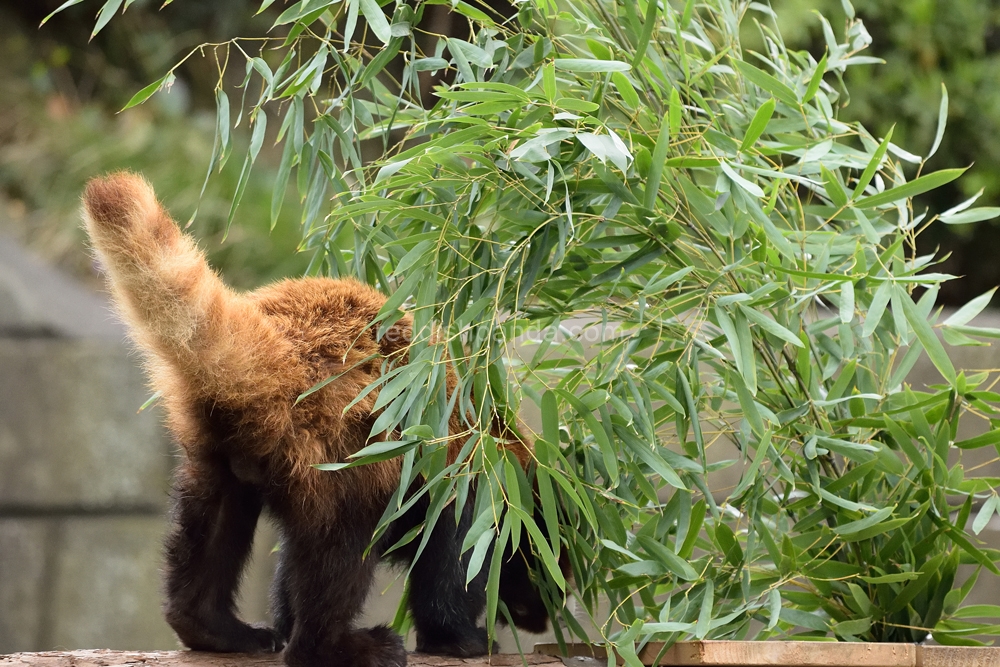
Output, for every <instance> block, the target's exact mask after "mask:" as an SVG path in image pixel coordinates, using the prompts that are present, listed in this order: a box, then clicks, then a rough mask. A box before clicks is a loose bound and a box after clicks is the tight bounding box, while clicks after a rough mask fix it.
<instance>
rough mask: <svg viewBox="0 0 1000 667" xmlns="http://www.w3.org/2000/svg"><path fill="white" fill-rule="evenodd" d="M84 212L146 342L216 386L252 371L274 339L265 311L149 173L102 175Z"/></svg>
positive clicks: (118, 295) (191, 375)
mask: <svg viewBox="0 0 1000 667" xmlns="http://www.w3.org/2000/svg"><path fill="white" fill-rule="evenodd" d="M83 205H84V212H85V215H84V219H85V222H86V227H87V232H88V233H89V235H90V238H91V241H92V243H93V246H94V248H95V249H96V251H97V253H98V255H99V256H100V259H101V260H102V262H103V264H104V267H105V270H106V271H107V273H108V276H107V277H108V282H109V284H110V286H111V291H112V293H113V295H114V298H115V301H116V302H117V305H118V307H119V310H120V311H121V313H122V316H123V317H124V318H125V320H126V322H127V324H128V325H129V327H130V329H131V331H132V335H133V337H134V338H135V340H136V342H137V343H138V345H139V346H140V347H141V348H143V349H144V350H146V351H147V352H148V353H150V354H151V355H152V356H153V357H154V359H155V360H156V361H157V362H159V363H164V364H166V365H168V366H170V367H173V368H174V369H175V370H176V371H177V372H179V373H180V374H182V375H183V376H184V377H186V378H188V379H189V380H190V379H198V378H200V379H201V382H196V383H195V384H202V387H203V388H205V389H208V388H209V386H211V385H217V383H218V382H220V381H221V382H224V383H225V382H226V379H227V377H228V378H230V379H232V380H234V381H239V378H240V377H242V378H243V379H244V380H249V379H250V378H249V377H247V375H248V374H247V371H248V370H250V369H249V368H247V364H248V363H252V361H253V357H254V350H255V349H260V348H261V347H262V346H264V345H266V344H267V341H264V340H259V339H260V338H261V337H262V336H263V337H264V338H267V335H266V334H267V331H266V327H262V326H261V323H260V322H259V317H258V316H257V313H256V312H255V311H254V310H253V309H252V308H249V307H248V304H246V301H245V299H242V298H240V297H238V296H237V295H235V294H233V293H232V292H231V291H230V290H229V289H228V288H227V287H226V286H225V285H224V284H223V283H222V281H221V280H220V278H219V277H218V276H217V275H216V274H215V273H214V272H213V271H212V269H211V268H210V267H209V266H208V263H207V262H206V260H205V257H204V255H203V253H202V252H201V251H200V250H199V249H198V247H197V246H196V245H195V243H194V241H193V240H192V239H191V238H190V237H189V236H187V235H186V234H183V233H182V232H181V230H180V229H178V227H177V225H176V224H175V223H174V221H173V220H172V219H171V218H170V216H169V215H168V214H167V212H166V211H165V210H164V209H163V207H161V206H160V204H159V202H158V201H157V200H156V195H155V193H154V192H153V189H152V187H151V186H150V185H149V184H148V183H147V182H146V181H145V179H143V178H142V177H141V176H137V175H135V174H131V173H127V172H119V173H115V174H111V175H109V176H107V177H104V178H95V179H93V180H91V181H90V182H89V183H88V184H87V188H86V190H85V192H84V195H83Z"/></svg>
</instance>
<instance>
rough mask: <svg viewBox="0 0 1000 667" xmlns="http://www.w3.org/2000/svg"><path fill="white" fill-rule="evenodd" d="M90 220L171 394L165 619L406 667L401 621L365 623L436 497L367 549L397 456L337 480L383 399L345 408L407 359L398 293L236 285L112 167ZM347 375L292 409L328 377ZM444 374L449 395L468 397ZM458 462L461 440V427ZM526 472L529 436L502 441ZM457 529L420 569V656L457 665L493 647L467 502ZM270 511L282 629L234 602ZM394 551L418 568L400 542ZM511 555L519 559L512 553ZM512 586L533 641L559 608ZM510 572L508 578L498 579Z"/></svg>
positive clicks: (253, 645)
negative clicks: (468, 571)
mask: <svg viewBox="0 0 1000 667" xmlns="http://www.w3.org/2000/svg"><path fill="white" fill-rule="evenodd" d="M83 203H84V211H85V215H84V217H85V223H86V228H87V231H88V233H89V235H90V238H91V242H92V244H93V247H94V249H95V250H96V252H97V254H98V255H99V258H100V260H101V262H102V264H103V266H104V267H105V270H106V272H107V280H108V283H109V285H110V289H111V292H112V294H113V297H114V300H115V302H116V304H117V306H118V308H119V310H120V312H121V314H122V316H123V318H124V319H125V321H126V322H127V324H128V325H129V329H130V331H131V335H132V337H133V339H134V341H135V343H136V344H137V346H138V347H139V348H140V349H141V350H142V351H143V352H144V355H145V359H146V364H147V369H148V373H149V376H150V379H151V383H152V385H153V387H154V388H155V389H156V390H158V391H159V392H161V394H162V402H163V404H164V405H165V408H166V415H167V426H168V428H169V430H170V431H171V433H172V435H173V437H174V438H175V439H176V441H177V443H178V444H179V446H180V448H181V450H182V462H181V463H180V465H179V467H178V469H177V471H176V475H175V481H174V493H173V511H172V530H171V533H170V535H169V537H168V539H167V545H166V576H165V579H166V584H165V588H166V603H165V613H166V617H167V620H168V622H169V623H170V625H171V626H172V627H173V629H174V630H175V632H176V633H177V635H178V637H179V638H180V640H181V641H182V642H183V643H184V644H185V645H187V646H188V647H190V648H192V649H196V650H207V651H227V652H228V651H233V652H237V651H239V652H255V651H278V650H281V649H282V647H284V656H283V657H284V661H285V663H286V664H287V665H289V666H290V667H327V666H330V667H333V666H341V665H343V666H344V667H347V666H350V667H395V666H401V665H405V664H406V653H405V651H404V649H403V644H402V640H401V638H400V637H398V636H397V635H396V634H394V633H393V632H392V631H391V630H390V629H389V628H387V627H384V626H380V627H375V628H365V629H362V628H357V627H356V626H355V620H356V619H357V617H358V614H359V612H360V611H361V607H362V604H363V602H364V600H365V597H366V595H367V594H368V590H369V588H370V586H371V582H372V576H373V571H374V569H375V566H376V563H377V562H378V558H379V553H380V551H381V550H384V549H385V548H387V547H388V546H390V545H391V544H393V542H394V541H395V539H398V537H399V536H401V535H403V534H405V533H406V531H407V530H409V529H410V528H411V527H412V526H415V525H417V524H418V523H419V521H421V520H422V519H423V516H422V515H421V514H420V512H422V511H426V503H424V504H423V505H420V504H418V505H416V506H415V507H414V508H413V509H412V510H410V514H409V515H407V516H404V517H403V518H402V519H400V520H399V521H398V522H397V524H398V525H395V526H392V527H391V528H390V530H389V531H388V534H387V535H386V537H385V538H383V540H382V543H384V544H382V543H380V544H378V545H376V547H375V548H374V549H373V552H372V554H370V555H369V556H368V557H365V551H366V549H367V548H368V546H369V542H370V540H371V538H372V536H373V534H374V531H375V528H376V525H377V523H378V521H379V519H380V517H381V516H382V513H383V511H384V510H385V508H386V506H387V503H388V501H389V499H390V497H391V496H392V495H393V493H394V492H395V491H396V488H397V486H398V484H399V481H400V462H399V460H398V459H391V460H387V461H381V462H378V463H372V464H369V465H365V466H360V467H356V468H349V469H343V470H339V471H337V472H335V473H331V472H322V471H320V470H317V469H316V468H314V467H313V464H316V463H325V462H342V461H345V460H347V457H348V456H349V455H350V454H352V453H354V452H357V451H358V450H360V449H361V448H363V447H364V446H365V445H366V444H367V443H368V438H369V432H370V430H371V427H372V424H373V423H374V419H375V418H376V416H377V415H374V414H373V408H374V404H375V400H376V398H377V395H378V394H377V391H376V392H371V393H370V394H368V395H367V396H365V397H364V398H362V399H361V400H360V401H358V402H357V403H356V404H355V405H353V406H352V407H350V409H347V410H346V412H345V408H346V407H347V406H348V405H349V404H350V403H351V402H352V401H354V400H355V399H356V397H358V395H359V394H360V393H361V391H362V390H363V388H365V387H366V386H368V385H369V384H370V383H371V382H372V381H374V380H376V379H377V378H378V377H379V376H380V372H381V369H382V367H383V366H382V362H383V360H385V359H386V358H390V359H395V360H396V361H397V362H398V363H405V361H406V354H407V345H408V342H409V338H410V327H411V320H410V318H408V317H404V318H403V319H401V320H400V321H399V322H397V323H396V324H395V325H394V326H393V327H392V328H391V329H390V330H389V331H388V332H387V333H386V334H385V335H384V336H383V337H382V338H381V339H378V338H377V337H376V327H373V326H371V323H372V321H373V320H374V319H375V317H376V315H377V313H378V312H379V309H380V308H381V307H382V305H383V304H384V303H385V301H386V298H385V297H384V296H383V295H382V294H381V293H379V292H378V291H376V290H375V289H373V288H371V287H369V286H367V285H364V284H362V283H360V282H357V281H354V280H334V279H328V278H304V279H298V280H285V281H282V282H278V283H276V284H273V285H270V286H267V287H264V288H262V289H259V290H257V291H254V292H249V293H237V292H235V291H233V290H231V289H229V288H228V287H227V286H226V285H224V284H223V282H222V281H221V280H220V278H219V277H218V276H217V275H216V274H215V273H214V272H213V271H212V270H211V268H209V266H208V264H207V262H206V261H205V257H204V255H203V254H202V252H201V251H200V250H198V248H197V246H196V244H195V242H194V241H193V240H192V239H191V238H190V237H189V236H187V235H185V234H183V233H182V232H181V231H180V229H178V227H177V225H176V224H175V223H174V221H173V220H171V218H170V216H169V215H168V214H167V213H166V211H165V210H164V209H163V208H162V207H161V206H160V204H159V203H158V202H157V199H156V196H155V194H154V193H153V190H152V188H151V187H150V186H149V184H148V183H146V181H145V180H143V179H142V178H141V177H139V176H136V175H133V174H129V173H117V174H113V175H111V176H108V177H106V178H98V179H94V180H92V181H90V183H89V184H88V185H87V188H86V191H85V193H84V195H83ZM331 376H338V377H337V380H336V381H334V382H332V383H330V384H328V385H327V386H326V387H324V388H323V389H322V390H320V391H317V392H315V393H314V394H312V395H310V396H309V397H308V398H306V399H305V400H303V401H301V402H299V403H298V404H296V398H297V397H298V396H299V395H300V394H302V393H303V392H305V391H306V390H308V389H310V388H311V387H313V386H314V385H316V384H317V383H318V382H320V381H322V380H324V379H326V378H328V377H331ZM455 384H456V382H455V377H454V374H453V373H451V372H450V371H449V373H448V376H447V385H448V391H449V393H450V392H451V391H453V390H454V387H455ZM449 428H450V432H451V434H452V435H453V436H456V437H454V438H452V440H451V442H450V443H449V445H448V446H449V451H450V452H451V455H452V456H453V457H454V455H455V454H456V453H457V449H458V448H460V446H461V442H462V438H460V437H458V434H460V433H462V432H463V430H465V427H463V424H462V419H461V418H460V415H459V414H458V413H457V411H456V413H455V414H453V415H452V416H451V421H450V424H449ZM506 441H507V444H506V445H505V446H506V447H508V449H511V450H512V451H513V453H514V454H515V455H516V456H517V457H518V459H519V461H520V462H521V463H522V465H525V466H527V465H528V463H529V461H530V458H531V452H530V447H531V443H530V441H527V440H525V439H521V438H519V437H514V438H506ZM466 505H467V507H468V509H467V510H466V511H465V512H464V515H463V517H461V518H460V520H459V521H458V524H457V525H456V522H455V521H443V520H442V521H438V522H437V524H436V526H435V528H434V531H433V533H432V536H431V539H430V542H429V543H428V545H427V547H426V550H425V552H424V554H423V555H422V556H421V558H420V559H419V560H418V561H417V562H416V563H414V567H413V570H412V573H411V593H410V609H411V611H412V614H413V618H414V625H415V629H416V636H417V649H418V650H419V651H423V652H429V653H439V654H446V655H453V656H460V657H464V656H472V655H479V654H483V653H485V652H486V651H487V643H486V632H485V630H484V629H482V628H479V627H478V626H477V619H478V617H479V616H480V614H481V613H482V611H483V608H484V606H485V598H486V596H485V584H484V582H483V577H482V576H480V577H477V578H476V579H475V580H474V581H473V582H471V583H470V584H469V585H468V586H466V583H465V563H466V562H467V556H468V554H466V558H465V559H463V557H462V555H461V553H460V549H461V544H462V541H463V538H464V535H465V532H466V531H467V530H468V527H469V523H470V522H471V516H469V512H470V511H471V503H467V504H466ZM265 511H266V512H268V513H269V514H270V515H272V516H273V517H274V518H275V520H276V521H277V523H278V525H279V528H280V535H281V550H280V557H279V567H278V572H277V575H276V578H275V584H274V595H273V601H274V610H273V611H274V620H275V625H274V627H273V628H271V627H257V626H252V625H249V624H247V623H244V622H243V621H242V620H240V619H239V618H237V616H236V614H235V610H234V606H235V605H234V601H235V595H236V592H237V589H238V585H239V581H240V577H241V574H242V571H243V568H244V565H245V564H246V561H247V558H248V555H249V553H250V547H251V543H252V540H253V535H254V531H255V527H256V525H257V520H258V518H259V516H260V515H261V513H262V512H265ZM392 557H394V558H407V557H410V558H412V552H409V551H407V549H400V550H397V551H394V552H393V553H392ZM515 560H516V559H515ZM515 569H516V570H517V571H518V572H520V573H521V574H515V575H511V576H512V578H518V581H505V582H504V585H503V586H502V587H501V595H503V591H504V590H508V591H515V593H512V595H514V596H516V598H517V604H512V605H511V607H516V610H513V611H512V618H513V620H514V622H515V623H516V624H517V625H518V626H522V627H525V628H526V629H530V630H535V631H538V630H539V629H540V628H544V626H545V619H546V613H545V609H544V605H543V603H542V602H541V598H540V597H539V596H538V595H535V594H531V593H528V592H527V590H526V588H525V587H527V586H529V581H528V577H527V575H526V569H525V568H524V567H523V563H522V564H520V566H519V568H515ZM504 577H505V575H504V573H503V572H502V573H501V579H503V578H504Z"/></svg>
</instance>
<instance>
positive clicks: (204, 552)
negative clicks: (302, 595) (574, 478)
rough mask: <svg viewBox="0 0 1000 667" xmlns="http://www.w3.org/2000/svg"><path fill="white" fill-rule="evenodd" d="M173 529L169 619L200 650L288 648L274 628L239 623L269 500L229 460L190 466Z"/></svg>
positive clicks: (184, 471)
mask: <svg viewBox="0 0 1000 667" xmlns="http://www.w3.org/2000/svg"><path fill="white" fill-rule="evenodd" d="M174 503H175V506H174V512H173V517H172V518H173V522H174V527H173V530H172V532H171V534H170V535H169V537H168V538H167V544H166V570H167V572H166V589H167V590H166V593H167V602H166V617H167V622H168V623H170V625H171V627H173V629H174V631H175V632H176V633H177V636H178V637H179V638H180V640H181V641H182V642H183V643H184V644H185V645H186V646H188V647H189V648H192V649H195V650H201V651H220V652H256V651H275V650H278V649H280V648H281V644H280V640H279V639H278V638H277V636H276V635H275V633H274V631H273V630H271V629H270V628H261V627H254V626H252V625H249V624H247V623H244V622H243V621H241V620H240V619H238V618H237V617H236V612H235V606H236V591H237V588H238V586H239V582H240V577H241V575H242V573H243V568H244V566H245V565H246V562H247V560H248V558H249V556H250V548H251V545H252V543H253V535H254V531H255V529H256V526H257V519H258V517H259V516H260V512H261V507H262V501H261V498H260V496H259V494H258V493H257V491H256V490H255V489H253V487H251V486H249V485H246V484H243V483H242V482H240V481H239V480H238V479H236V477H235V476H234V475H233V474H232V472H231V471H230V469H229V466H228V463H226V462H225V461H224V460H220V461H218V462H216V461H199V462H187V463H185V464H184V465H183V466H182V467H181V469H180V470H179V471H178V473H177V477H176V480H175V484H174Z"/></svg>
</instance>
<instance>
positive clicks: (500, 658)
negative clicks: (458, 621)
mask: <svg viewBox="0 0 1000 667" xmlns="http://www.w3.org/2000/svg"><path fill="white" fill-rule="evenodd" d="M524 657H525V659H526V660H527V662H528V664H529V665H532V666H533V667H564V664H565V663H564V662H563V661H562V659H560V658H555V657H552V656H545V655H530V654H529V655H526V656H524ZM522 664H524V663H522V662H521V656H519V655H494V656H492V657H491V658H475V659H471V658H470V659H462V658H443V657H440V656H435V655H421V654H419V653H411V654H410V657H409V667H487V666H492V667H516V666H518V665H522ZM0 666H2V667H284V663H283V662H281V657H280V656H277V655H273V654H271V655H260V654H254V655H251V654H245V653H199V652H195V651H153V652H144V651H108V650H95V651H46V652H43V653H13V654H11V655H0Z"/></svg>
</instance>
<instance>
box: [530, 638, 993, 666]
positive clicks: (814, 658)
mask: <svg viewBox="0 0 1000 667" xmlns="http://www.w3.org/2000/svg"><path fill="white" fill-rule="evenodd" d="M567 648H568V653H569V656H570V657H577V656H586V657H593V658H595V659H597V660H607V652H606V651H605V650H604V649H603V648H602V647H600V646H594V647H591V646H587V645H586V644H572V645H570V646H568V647H567ZM535 652H536V653H538V654H541V655H549V656H558V655H560V652H559V646H558V644H536V645H535ZM639 659H640V660H641V661H642V663H643V664H644V665H648V666H650V667H855V666H856V665H861V666H863V667H1000V648H993V647H987V648H980V647H952V646H922V645H921V646H918V645H916V644H888V643H886V644H880V643H862V642H802V641H787V642H784V641H768V642H740V641H692V642H677V643H676V644H674V645H673V646H671V647H670V648H669V649H666V650H665V651H664V649H663V643H662V642H651V643H650V644H647V645H646V646H645V647H644V648H643V650H642V651H641V652H640V653H639Z"/></svg>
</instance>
